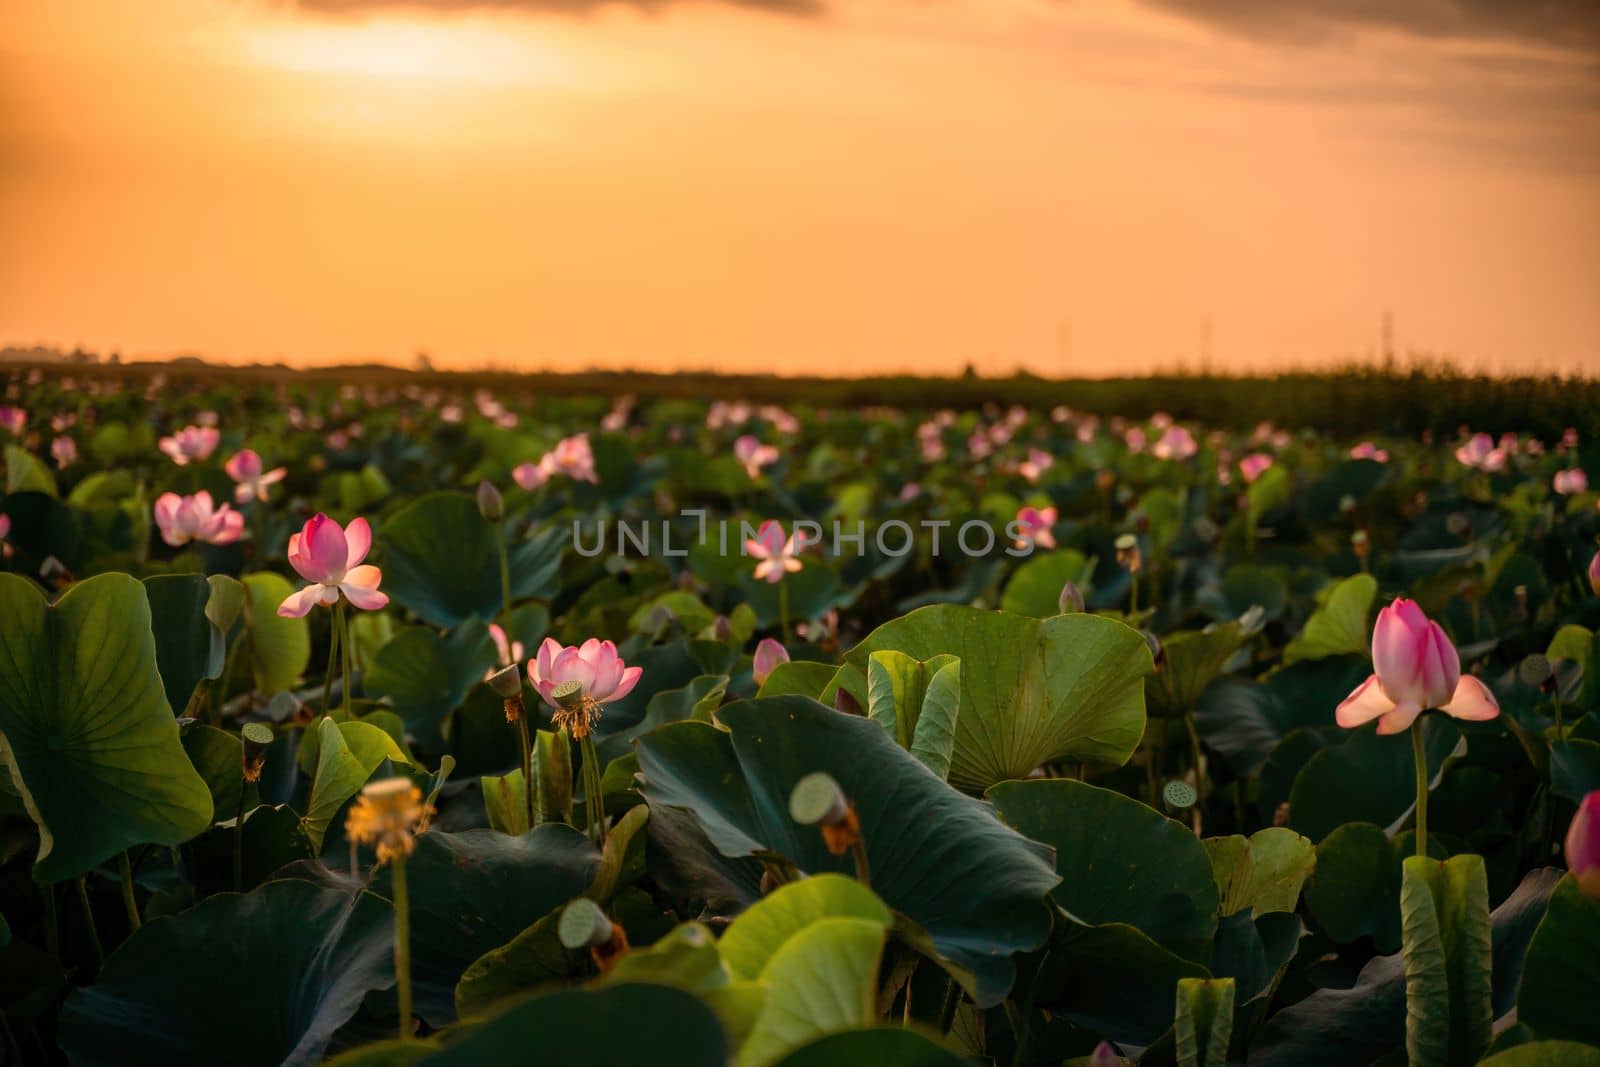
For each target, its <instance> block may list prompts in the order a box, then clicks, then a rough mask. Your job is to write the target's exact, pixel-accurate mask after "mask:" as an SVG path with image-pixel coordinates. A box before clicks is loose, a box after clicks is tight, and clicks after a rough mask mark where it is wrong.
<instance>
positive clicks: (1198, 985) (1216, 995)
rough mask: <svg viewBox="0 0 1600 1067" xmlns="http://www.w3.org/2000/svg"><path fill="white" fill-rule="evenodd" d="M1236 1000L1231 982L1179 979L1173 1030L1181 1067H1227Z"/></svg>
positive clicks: (1207, 979) (1222, 979)
mask: <svg viewBox="0 0 1600 1067" xmlns="http://www.w3.org/2000/svg"><path fill="white" fill-rule="evenodd" d="M1233 1000H1234V985H1233V979H1232V978H1180V979H1178V1011H1177V1018H1176V1020H1175V1021H1174V1023H1173V1030H1174V1038H1175V1041H1176V1044H1177V1052H1178V1064H1179V1067H1227V1064H1228V1039H1229V1038H1230V1037H1231V1036H1232V1034H1233Z"/></svg>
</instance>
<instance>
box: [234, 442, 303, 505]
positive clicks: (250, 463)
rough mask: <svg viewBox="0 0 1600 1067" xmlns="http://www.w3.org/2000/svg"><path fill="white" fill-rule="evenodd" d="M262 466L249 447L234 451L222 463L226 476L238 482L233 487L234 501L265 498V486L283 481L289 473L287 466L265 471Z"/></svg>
mask: <svg viewBox="0 0 1600 1067" xmlns="http://www.w3.org/2000/svg"><path fill="white" fill-rule="evenodd" d="M263 466H265V465H264V464H263V463H262V462H261V457H260V456H259V455H257V454H256V452H255V450H254V449H250V448H246V449H244V450H242V451H240V452H235V453H234V454H233V458H231V459H229V460H228V462H226V463H224V464H223V465H222V469H223V470H225V471H227V472H228V477H230V478H232V479H233V480H234V481H235V482H237V483H238V484H237V485H235V486H234V487H233V499H234V501H235V502H237V503H240V504H248V503H250V501H252V500H265V499H267V495H268V494H267V487H268V486H272V485H276V484H278V483H279V482H281V481H283V478H284V475H286V474H288V473H289V469H288V468H287V467H275V468H273V469H272V470H270V471H267V470H262V467H263Z"/></svg>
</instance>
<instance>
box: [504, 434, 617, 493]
mask: <svg viewBox="0 0 1600 1067" xmlns="http://www.w3.org/2000/svg"><path fill="white" fill-rule="evenodd" d="M558 474H565V475H566V476H567V477H569V478H571V479H572V480H573V481H575V482H588V483H589V484H591V485H598V484H599V483H600V478H599V476H598V475H596V474H595V470H594V451H593V450H592V449H591V448H590V447H589V435H588V434H586V433H580V434H574V435H573V436H571V437H565V438H562V439H561V441H560V442H558V443H557V444H556V447H555V448H552V449H551V450H550V451H548V452H546V453H545V454H544V455H543V456H542V457H541V458H540V460H539V462H538V464H537V465H535V464H532V463H524V464H522V465H520V466H518V467H517V468H516V469H514V470H513V471H512V472H511V477H512V478H513V479H514V480H515V481H516V483H517V484H518V485H520V486H522V488H523V489H526V490H528V491H530V492H531V491H533V490H534V489H537V488H539V487H540V486H541V485H543V484H544V483H545V482H548V481H549V480H550V479H551V478H553V477H555V476H556V475H558Z"/></svg>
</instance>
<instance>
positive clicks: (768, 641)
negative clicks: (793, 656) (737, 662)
mask: <svg viewBox="0 0 1600 1067" xmlns="http://www.w3.org/2000/svg"><path fill="white" fill-rule="evenodd" d="M788 662H789V650H788V649H786V648H784V647H783V645H782V644H780V643H779V642H777V641H775V640H773V639H772V638H770V637H763V638H762V639H761V643H760V644H758V645H756V654H755V656H754V657H752V659H751V664H750V673H751V674H752V675H753V676H754V677H755V680H756V685H764V684H765V683H766V680H767V678H768V677H769V676H770V675H771V674H772V672H773V671H775V670H777V669H778V665H779V664H780V663H788Z"/></svg>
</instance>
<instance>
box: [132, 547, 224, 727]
mask: <svg viewBox="0 0 1600 1067" xmlns="http://www.w3.org/2000/svg"><path fill="white" fill-rule="evenodd" d="M144 591H145V596H146V597H148V598H149V600H150V626H151V630H152V631H153V632H154V633H155V638H156V663H157V665H158V666H159V667H160V669H161V681H162V685H163V687H164V689H165V690H166V694H167V703H168V704H169V705H171V707H172V712H173V714H174V715H182V714H183V713H184V709H185V708H187V707H188V706H189V697H190V696H191V695H192V694H193V693H194V687H195V686H197V685H199V684H200V679H202V678H215V677H217V676H218V675H220V674H221V673H222V657H223V648H224V644H223V637H222V631H220V630H219V629H217V627H216V626H215V625H214V624H213V623H212V621H211V619H210V617H209V616H208V615H207V614H206V605H207V604H208V603H209V602H210V600H211V583H210V582H208V581H206V576H205V575H203V574H160V575H156V576H155V577H153V578H146V579H145V580H144Z"/></svg>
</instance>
